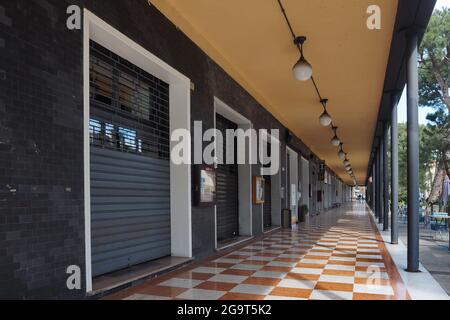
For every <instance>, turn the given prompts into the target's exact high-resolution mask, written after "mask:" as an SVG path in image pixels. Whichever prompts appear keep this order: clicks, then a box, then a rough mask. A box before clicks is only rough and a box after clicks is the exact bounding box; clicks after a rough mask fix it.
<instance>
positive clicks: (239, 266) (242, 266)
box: [230, 264, 264, 271]
mask: <svg viewBox="0 0 450 320" xmlns="http://www.w3.org/2000/svg"><path fill="white" fill-rule="evenodd" d="M263 267H264V266H263V265H256V264H236V265H234V266H232V267H231V268H230V269H235V270H255V271H256V270H259V269H261V268H263Z"/></svg>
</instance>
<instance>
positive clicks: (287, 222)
mask: <svg viewBox="0 0 450 320" xmlns="http://www.w3.org/2000/svg"><path fill="white" fill-rule="evenodd" d="M281 227H282V228H284V229H290V228H292V220H291V210H290V209H283V210H282V211H281Z"/></svg>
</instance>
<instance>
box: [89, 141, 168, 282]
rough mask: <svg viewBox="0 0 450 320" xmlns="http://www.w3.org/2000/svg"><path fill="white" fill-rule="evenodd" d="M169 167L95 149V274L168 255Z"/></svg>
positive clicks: (110, 151) (93, 256)
mask: <svg viewBox="0 0 450 320" xmlns="http://www.w3.org/2000/svg"><path fill="white" fill-rule="evenodd" d="M169 178H170V168H169V162H168V161H166V160H160V159H151V158H147V157H142V156H139V155H133V154H126V153H121V152H117V151H112V150H106V149H100V148H95V147H94V148H91V217H92V219H91V221H92V222H91V223H92V270H93V274H94V276H95V275H100V274H104V273H107V272H110V271H114V270H119V269H122V268H126V267H129V266H132V265H136V264H139V263H141V262H145V261H150V260H154V259H157V258H160V257H164V256H168V255H170V249H171V248H170V183H169Z"/></svg>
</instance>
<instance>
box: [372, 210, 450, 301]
mask: <svg viewBox="0 0 450 320" xmlns="http://www.w3.org/2000/svg"><path fill="white" fill-rule="evenodd" d="M369 210H370V209H369ZM372 217H373V216H372ZM374 220H375V218H374ZM375 225H376V226H377V228H378V231H379V232H380V234H381V237H382V238H383V240H384V242H385V246H386V248H387V250H388V251H389V254H390V255H391V257H392V260H394V263H395V266H396V267H397V270H398V272H399V273H400V277H401V278H402V280H403V282H404V283H405V286H406V288H407V290H408V292H409V294H410V296H411V298H412V299H413V300H450V297H449V296H448V294H447V292H445V290H444V289H442V287H441V286H440V285H439V283H438V282H437V281H436V280H435V279H434V278H433V276H432V275H431V274H430V273H429V272H428V270H427V269H426V268H425V267H424V266H423V265H422V264H420V271H421V272H420V273H410V272H406V266H407V248H406V245H405V244H404V243H403V242H402V241H401V240H400V239H399V243H398V245H393V244H391V232H390V231H382V230H383V228H382V226H381V225H379V224H377V223H375Z"/></svg>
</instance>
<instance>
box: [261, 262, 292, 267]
mask: <svg viewBox="0 0 450 320" xmlns="http://www.w3.org/2000/svg"><path fill="white" fill-rule="evenodd" d="M296 265H297V262H282V261H272V262H269V263H268V264H267V266H269V267H288V268H293V267H295V266H296Z"/></svg>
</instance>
